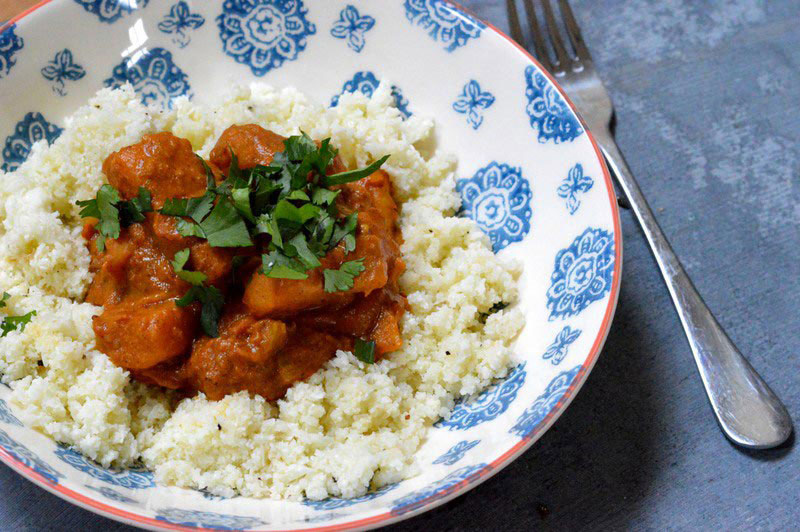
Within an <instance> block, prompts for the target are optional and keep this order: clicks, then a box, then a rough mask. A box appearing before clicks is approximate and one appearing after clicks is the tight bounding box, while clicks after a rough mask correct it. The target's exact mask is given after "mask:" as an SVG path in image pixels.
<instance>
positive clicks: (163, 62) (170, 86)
mask: <svg viewBox="0 0 800 532" xmlns="http://www.w3.org/2000/svg"><path fill="white" fill-rule="evenodd" d="M103 83H104V84H105V86H106V87H112V88H118V87H121V86H123V85H124V84H125V83H130V84H131V85H133V89H134V90H135V91H136V93H137V94H138V95H139V98H140V99H141V100H142V103H144V104H145V105H151V104H160V105H161V106H162V107H172V100H173V99H174V98H177V97H178V96H189V97H191V95H192V93H191V87H190V86H189V78H188V77H187V76H186V73H184V72H183V70H181V69H180V68H179V67H178V65H176V64H175V63H174V61H173V60H172V54H171V53H170V52H169V51H168V50H165V49H164V48H153V49H152V50H148V51H147V52H146V53H144V54H143V55H142V56H141V57H139V58H138V59H137V60H136V61H131V60H129V59H124V60H123V61H122V62H121V63H120V64H118V65H117V66H115V67H114V70H113V72H112V74H111V77H110V78H108V79H106V80H105V81H104V82H103Z"/></svg>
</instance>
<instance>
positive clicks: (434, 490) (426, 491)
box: [392, 464, 489, 515]
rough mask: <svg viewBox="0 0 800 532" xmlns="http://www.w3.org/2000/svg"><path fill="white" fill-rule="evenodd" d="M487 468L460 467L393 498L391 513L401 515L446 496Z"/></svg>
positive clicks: (480, 466)
mask: <svg viewBox="0 0 800 532" xmlns="http://www.w3.org/2000/svg"><path fill="white" fill-rule="evenodd" d="M488 469H489V466H487V465H486V464H473V465H468V466H464V467H460V468H458V469H456V470H455V471H453V472H451V473H450V474H449V475H447V476H446V477H444V478H443V479H441V480H439V481H437V482H434V483H432V484H429V485H428V486H425V487H424V488H422V489H419V490H417V491H412V492H411V493H409V494H408V495H406V496H405V497H401V498H399V499H397V500H395V501H394V503H393V504H394V505H393V506H392V515H403V514H406V513H408V512H413V511H414V510H416V509H417V508H421V507H422V506H425V505H426V504H429V503H431V502H433V501H435V500H437V499H441V498H442V497H446V496H447V495H449V494H450V493H453V492H454V491H457V490H458V488H459V487H460V486H462V485H464V484H468V483H470V482H472V481H473V480H474V479H476V478H478V477H479V476H480V474H481V473H482V472H483V471H485V470H488Z"/></svg>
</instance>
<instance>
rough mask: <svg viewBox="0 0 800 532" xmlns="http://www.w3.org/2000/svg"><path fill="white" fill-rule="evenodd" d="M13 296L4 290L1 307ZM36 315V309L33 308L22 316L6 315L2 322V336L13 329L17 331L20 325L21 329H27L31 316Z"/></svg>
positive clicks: (0, 301) (0, 335) (0, 326)
mask: <svg viewBox="0 0 800 532" xmlns="http://www.w3.org/2000/svg"><path fill="white" fill-rule="evenodd" d="M10 297H11V294H9V293H8V292H3V297H2V299H0V308H3V307H5V306H6V301H7V300H8V298H10ZM34 316H36V311H35V310H32V311H30V312H28V313H27V314H23V315H22V316H6V317H5V318H3V321H2V322H0V331H2V332H0V338H4V337H5V336H6V335H7V334H8V333H10V332H11V331H16V330H17V328H18V327H19V330H20V331H22V330H24V329H25V326H26V325H27V324H28V323H29V322H30V321H31V318H33V317H34Z"/></svg>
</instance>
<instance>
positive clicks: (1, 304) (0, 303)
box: [0, 292, 11, 308]
mask: <svg viewBox="0 0 800 532" xmlns="http://www.w3.org/2000/svg"><path fill="white" fill-rule="evenodd" d="M10 297H11V294H9V293H8V292H3V297H2V298H0V308H3V307H5V306H6V301H8V298H10Z"/></svg>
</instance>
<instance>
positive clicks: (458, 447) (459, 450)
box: [433, 440, 481, 465]
mask: <svg viewBox="0 0 800 532" xmlns="http://www.w3.org/2000/svg"><path fill="white" fill-rule="evenodd" d="M480 442H481V440H473V441H467V440H463V441H460V442H458V443H457V444H455V445H453V446H452V447H450V449H448V450H447V452H446V453H444V454H443V455H442V456H440V457H439V458H437V459H436V460H434V461H433V463H434V464H444V465H453V464H455V463H456V462H459V461H461V459H462V458H464V455H465V454H467V451H469V450H470V449H472V448H473V447H475V446H476V445H478V444H479V443H480Z"/></svg>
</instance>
